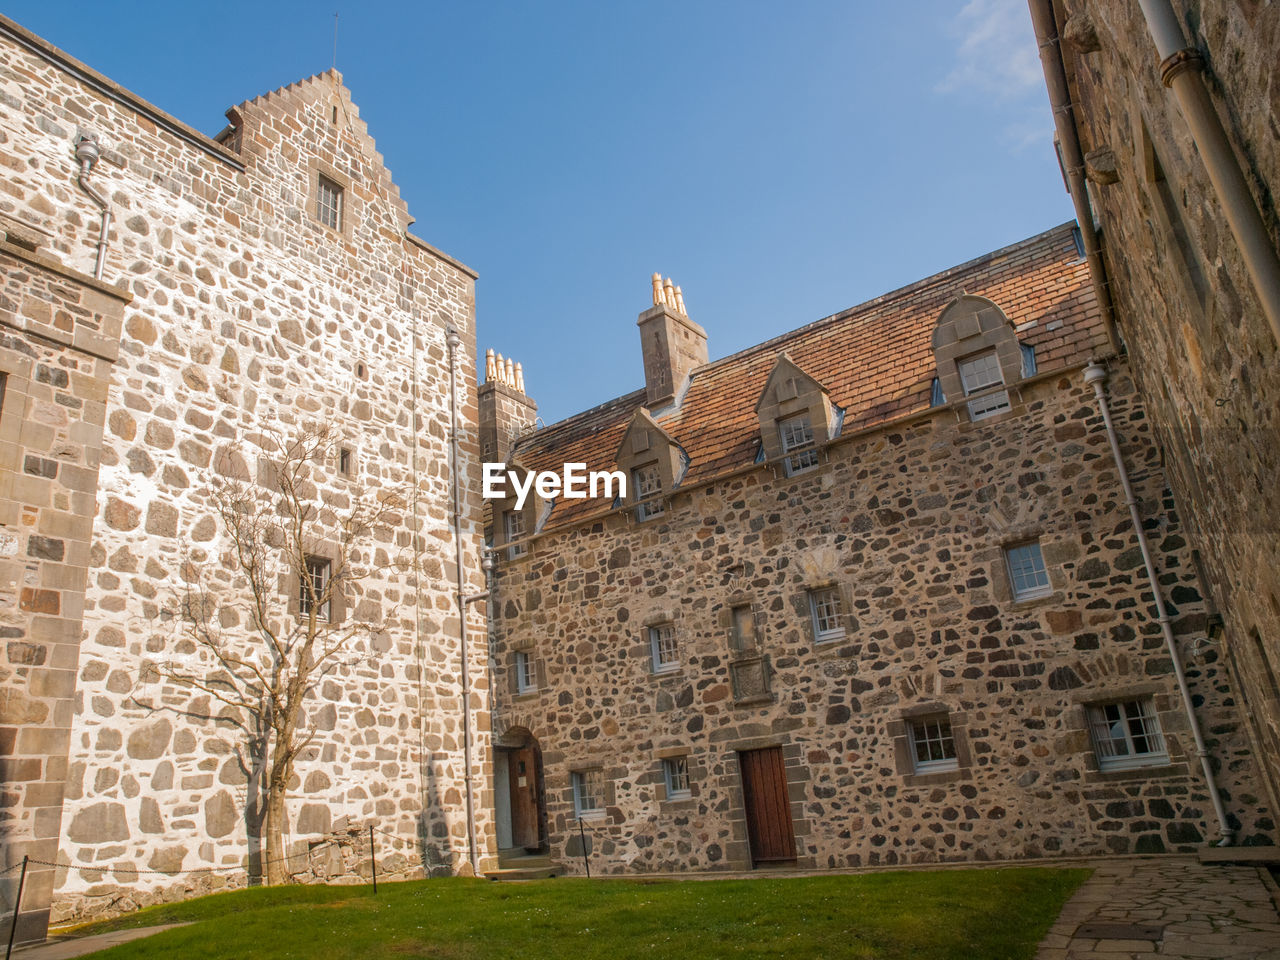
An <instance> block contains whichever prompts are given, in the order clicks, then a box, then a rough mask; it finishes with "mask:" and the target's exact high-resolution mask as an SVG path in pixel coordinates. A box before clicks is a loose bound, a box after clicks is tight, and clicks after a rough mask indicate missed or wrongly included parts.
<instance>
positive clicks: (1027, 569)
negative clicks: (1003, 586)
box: [1004, 540, 1053, 600]
mask: <svg viewBox="0 0 1280 960" xmlns="http://www.w3.org/2000/svg"><path fill="white" fill-rule="evenodd" d="M1004 566H1005V570H1006V571H1007V572H1008V574H1009V588H1010V589H1011V590H1012V591H1013V599H1014V600H1035V599H1037V598H1038V597H1047V596H1049V594H1051V593H1053V584H1052V583H1050V582H1049V570H1048V568H1047V567H1045V565H1044V553H1043V552H1042V551H1041V549H1040V541H1039V540H1027V541H1026V542H1024V543H1015V544H1011V545H1010V546H1007V547H1005V548H1004Z"/></svg>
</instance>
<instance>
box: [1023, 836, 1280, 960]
mask: <svg viewBox="0 0 1280 960" xmlns="http://www.w3.org/2000/svg"><path fill="white" fill-rule="evenodd" d="M1275 890H1276V888H1275V886H1274V881H1272V880H1271V878H1270V876H1269V875H1268V874H1267V872H1266V867H1255V866H1227V865H1220V864H1212V865H1211V864H1204V863H1200V862H1199V860H1197V859H1196V858H1195V857H1167V856H1166V857H1158V858H1152V859H1151V860H1115V861H1102V862H1099V863H1097V864H1096V865H1094V873H1093V876H1092V877H1090V878H1089V879H1088V880H1086V881H1085V883H1084V885H1083V886H1082V887H1081V888H1080V889H1079V890H1077V891H1076V894H1075V896H1073V897H1072V898H1071V899H1070V900H1068V901H1067V904H1066V906H1065V907H1063V908H1062V913H1061V914H1060V915H1059V917H1058V921H1057V923H1055V924H1054V925H1053V926H1052V927H1051V928H1050V929H1049V934H1048V936H1046V937H1045V938H1044V940H1043V941H1042V942H1041V944H1040V950H1039V952H1038V953H1037V954H1036V960H1213V958H1217V957H1229V958H1231V960H1280V912H1277V905H1276V902H1275V900H1274V899H1273V895H1274V894H1275Z"/></svg>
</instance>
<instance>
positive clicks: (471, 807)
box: [445, 326, 480, 876]
mask: <svg viewBox="0 0 1280 960" xmlns="http://www.w3.org/2000/svg"><path fill="white" fill-rule="evenodd" d="M445 342H446V344H447V345H448V347H449V459H450V470H449V486H450V490H451V493H452V499H453V548H454V562H455V571H456V575H457V585H458V594H457V602H458V640H459V647H460V649H459V655H460V658H461V660H462V671H461V685H462V763H463V766H464V770H463V781H464V783H465V785H466V797H467V860H468V862H470V864H471V873H472V875H473V876H479V875H480V863H479V860H478V858H477V856H476V806H475V785H474V783H473V780H474V778H473V777H472V774H471V750H472V748H471V666H470V660H471V651H470V650H469V649H468V638H467V595H466V581H465V580H464V579H463V577H464V574H463V563H462V500H461V497H460V495H459V493H458V471H459V470H460V469H461V464H460V462H459V460H458V347H459V346H461V344H462V337H460V336H459V335H458V331H457V330H456V329H455V328H454V327H452V326H450V327H449V328H448V330H447V332H446V336H445Z"/></svg>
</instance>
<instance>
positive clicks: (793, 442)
mask: <svg viewBox="0 0 1280 960" xmlns="http://www.w3.org/2000/svg"><path fill="white" fill-rule="evenodd" d="M778 441H779V443H781V445H782V469H783V470H784V471H785V472H786V474H787V476H788V477H794V476H795V475H796V474H798V473H805V472H806V471H809V470H812V469H814V468H815V467H816V466H817V465H818V447H817V444H816V443H815V441H814V439H813V426H812V424H810V423H809V418H808V417H807V416H806V415H804V414H801V415H800V416H798V417H788V418H787V419H786V420H779V421H778Z"/></svg>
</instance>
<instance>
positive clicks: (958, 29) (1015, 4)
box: [937, 0, 1044, 99]
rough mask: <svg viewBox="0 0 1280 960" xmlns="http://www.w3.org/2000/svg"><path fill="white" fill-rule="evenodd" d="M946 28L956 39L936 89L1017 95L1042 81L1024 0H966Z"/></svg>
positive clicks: (1000, 95) (1001, 96) (1033, 34)
mask: <svg viewBox="0 0 1280 960" xmlns="http://www.w3.org/2000/svg"><path fill="white" fill-rule="evenodd" d="M948 32H949V33H950V34H952V35H953V36H954V37H955V38H956V39H957V41H958V43H957V46H956V51H955V61H954V66H953V67H952V69H951V72H950V73H948V74H947V75H946V76H945V77H944V78H943V79H942V80H941V82H940V83H939V84H938V85H937V90H938V91H939V92H940V93H963V92H973V93H979V94H983V95H994V96H997V97H1000V98H1002V99H1003V98H1009V99H1013V98H1017V97H1021V96H1024V95H1026V94H1027V93H1029V92H1030V91H1032V90H1035V89H1038V88H1040V87H1041V86H1042V85H1043V83H1044V74H1043V73H1042V72H1041V70H1040V56H1039V52H1038V51H1037V49H1036V40H1035V32H1034V31H1033V30H1032V28H1031V14H1030V12H1029V11H1028V10H1027V4H1026V0H969V2H968V3H966V4H965V5H964V6H963V7H962V8H961V9H960V12H959V13H957V14H956V16H955V19H954V20H952V22H951V24H950V25H949V27H948Z"/></svg>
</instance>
